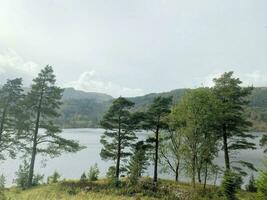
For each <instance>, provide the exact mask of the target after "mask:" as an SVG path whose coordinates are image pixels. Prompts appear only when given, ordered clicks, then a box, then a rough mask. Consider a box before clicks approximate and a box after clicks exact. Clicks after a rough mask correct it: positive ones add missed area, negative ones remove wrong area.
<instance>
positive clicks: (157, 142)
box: [154, 125, 159, 183]
mask: <svg viewBox="0 0 267 200" xmlns="http://www.w3.org/2000/svg"><path fill="white" fill-rule="evenodd" d="M158 154H159V125H157V129H156V144H155V165H154V183H157V181H158V156H159V155H158Z"/></svg>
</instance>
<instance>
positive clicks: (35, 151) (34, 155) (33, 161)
mask: <svg viewBox="0 0 267 200" xmlns="http://www.w3.org/2000/svg"><path fill="white" fill-rule="evenodd" d="M39 123H40V110H39V111H38V112H37V118H36V122H35V129H34V136H33V145H32V155H31V163H30V170H29V177H28V178H29V179H28V187H31V186H32V179H33V174H34V164H35V158H36V153H37V136H38V130H39Z"/></svg>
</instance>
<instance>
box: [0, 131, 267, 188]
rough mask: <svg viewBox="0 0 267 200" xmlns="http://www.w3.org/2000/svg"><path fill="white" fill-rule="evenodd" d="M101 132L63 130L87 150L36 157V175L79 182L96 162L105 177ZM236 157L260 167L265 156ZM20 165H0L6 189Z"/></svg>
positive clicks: (243, 154)
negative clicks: (48, 156) (54, 175)
mask: <svg viewBox="0 0 267 200" xmlns="http://www.w3.org/2000/svg"><path fill="white" fill-rule="evenodd" d="M103 132H104V130H103V129H65V130H64V131H63V133H62V135H63V137H65V138H68V139H74V140H78V141H79V142H80V143H81V144H82V145H84V146H86V147H87V148H86V149H84V150H82V151H80V152H78V153H76V154H70V153H68V154H63V155H61V156H60V157H57V158H53V159H49V158H46V160H44V159H45V158H42V157H40V156H38V157H37V160H36V166H35V172H36V173H39V174H44V175H45V177H47V176H49V175H51V174H52V173H53V172H54V171H55V170H57V171H58V172H60V174H61V175H62V177H64V178H66V179H79V178H80V176H81V174H82V173H83V172H87V171H88V169H89V167H90V166H92V165H94V164H95V163H97V164H98V167H99V169H100V171H101V174H100V176H101V177H104V176H105V174H106V172H107V169H108V167H109V166H110V165H111V164H112V162H106V161H103V160H101V158H100V156H99V153H100V151H101V148H102V146H101V144H100V142H99V141H100V136H101V135H102V134H103ZM256 134H257V135H259V136H260V135H261V134H260V133H256ZM146 135H147V134H146V133H140V134H138V136H139V138H143V137H146ZM258 141H259V138H257V139H255V142H256V143H258ZM235 156H236V157H237V158H238V159H240V158H241V159H244V160H247V161H250V162H252V163H254V164H255V165H256V166H257V167H260V166H261V163H262V162H261V161H262V159H263V157H264V154H263V151H262V149H257V150H254V151H251V150H247V151H242V152H241V153H240V154H238V155H235ZM216 162H217V163H220V164H222V165H223V154H221V153H220V154H219V157H218V158H217V159H216ZM20 163H21V160H20V159H15V160H7V161H5V162H2V163H1V164H0V174H1V173H3V174H4V175H5V176H6V179H7V185H8V186H10V185H12V182H13V179H14V178H15V172H16V171H17V169H18V167H19V164H20ZM150 174H152V167H150V168H149V169H148V171H147V173H146V175H150ZM160 177H162V178H170V179H173V175H171V174H161V175H160ZM45 180H46V179H45Z"/></svg>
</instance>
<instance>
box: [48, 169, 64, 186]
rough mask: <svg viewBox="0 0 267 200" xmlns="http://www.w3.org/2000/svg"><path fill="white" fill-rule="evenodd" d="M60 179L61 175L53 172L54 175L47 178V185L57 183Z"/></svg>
mask: <svg viewBox="0 0 267 200" xmlns="http://www.w3.org/2000/svg"><path fill="white" fill-rule="evenodd" d="M60 178H61V175H60V174H59V173H58V172H57V171H54V173H53V174H52V175H51V176H49V177H47V183H48V184H50V183H57V182H58V181H59V179H60Z"/></svg>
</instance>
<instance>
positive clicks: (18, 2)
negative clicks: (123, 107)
mask: <svg viewBox="0 0 267 200" xmlns="http://www.w3.org/2000/svg"><path fill="white" fill-rule="evenodd" d="M46 64H49V65H52V66H53V67H54V70H55V73H56V75H57V78H58V84H59V85H61V86H64V87H74V88H76V89H82V90H86V91H92V92H104V93H108V94H111V95H113V96H115V97H116V96H119V95H122V96H136V95H143V94H147V93H150V92H161V91H168V90H172V89H176V88H185V87H190V88H196V87H199V86H202V85H205V86H206V85H207V86H209V85H210V84H211V80H212V78H213V77H215V76H218V75H219V74H221V73H223V72H225V71H229V70H233V71H234V72H235V73H236V75H237V76H239V77H240V78H241V80H243V81H244V82H245V84H253V85H255V86H267V0H234V1H233V0H201V1H200V0H183V1H182V0H42V1H36V0H0V84H3V83H4V82H5V79H7V78H13V77H23V78H24V79H25V81H24V83H25V85H29V83H30V80H31V79H32V78H33V77H34V76H36V74H37V73H38V71H39V70H40V69H41V68H42V67H44V66H45V65H46Z"/></svg>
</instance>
